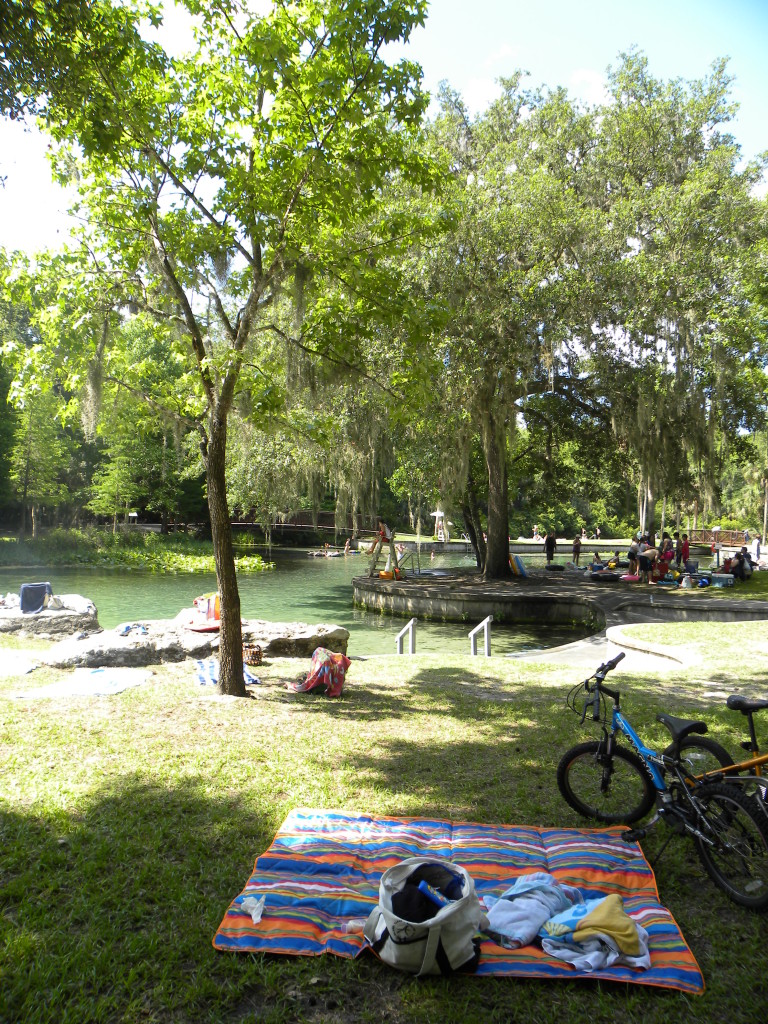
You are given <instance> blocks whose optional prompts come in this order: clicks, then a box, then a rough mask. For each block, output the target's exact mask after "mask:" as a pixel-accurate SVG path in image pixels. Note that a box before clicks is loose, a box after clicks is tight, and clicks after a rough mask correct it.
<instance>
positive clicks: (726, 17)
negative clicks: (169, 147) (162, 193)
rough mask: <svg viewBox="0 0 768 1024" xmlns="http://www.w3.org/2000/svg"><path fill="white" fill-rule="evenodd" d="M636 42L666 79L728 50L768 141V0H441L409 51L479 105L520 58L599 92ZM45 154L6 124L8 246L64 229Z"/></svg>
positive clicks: (3, 159)
mask: <svg viewBox="0 0 768 1024" xmlns="http://www.w3.org/2000/svg"><path fill="white" fill-rule="evenodd" d="M633 45H634V46H637V47H638V48H639V49H640V50H642V51H643V52H644V53H645V54H646V55H647V57H648V59H649V63H650V68H651V72H652V73H653V74H654V75H656V76H658V77H660V78H664V79H668V78H684V79H692V78H701V77H703V76H704V75H706V74H707V73H708V71H709V68H710V66H711V64H712V62H713V61H714V60H716V59H717V58H719V57H729V58H730V64H729V70H730V74H731V75H732V76H733V77H734V82H733V86H732V97H733V99H734V100H736V101H737V102H738V103H739V104H740V111H739V113H738V115H737V118H736V120H735V121H734V122H733V124H732V126H731V131H732V132H733V134H734V135H735V137H736V140H737V142H738V143H739V144H740V145H741V147H742V152H743V155H744V156H745V157H746V158H751V157H754V156H756V155H757V154H758V153H760V152H762V151H763V150H768V116H767V115H766V111H768V0H666V2H663V0H642V2H637V0H581V2H579V0H569V2H566V0H546V2H545V3H535V2H531V0H527V2H524V0H433V2H432V5H431V9H430V14H429V17H428V20H427V24H426V26H425V28H423V29H417V30H416V32H415V33H414V35H413V37H412V40H411V42H410V43H409V45H408V47H407V48H406V52H407V53H408V54H409V55H410V56H412V57H413V58H414V59H415V60H417V61H418V62H419V63H420V64H421V65H422V68H423V70H424V80H425V85H426V87H427V88H428V89H430V90H432V91H435V90H436V89H437V85H438V83H439V82H440V81H441V80H442V79H445V80H447V81H448V82H449V83H450V84H451V86H453V88H455V89H457V90H458V91H459V92H461V93H462V95H463V96H464V98H465V100H466V102H467V103H468V105H469V107H470V109H471V110H472V111H473V112H478V111H480V110H483V109H484V108H485V107H486V106H487V104H488V103H489V102H490V101H491V100H492V99H493V97H494V96H495V95H496V94H497V87H496V85H495V81H496V79H497V78H498V77H499V76H500V75H508V74H510V73H511V72H512V71H514V70H515V69H517V68H520V69H522V70H525V71H528V72H530V79H529V81H530V84H531V85H548V86H552V87H554V86H559V85H562V86H565V87H566V88H567V89H568V91H569V92H570V93H571V94H572V95H573V96H576V97H579V98H581V99H583V100H585V101H587V102H598V101H599V100H600V99H601V95H602V89H603V86H604V83H605V70H606V68H607V66H608V65H609V64H616V63H617V61H618V55H619V53H620V52H621V51H625V50H628V49H629V48H630V47H631V46H633ZM45 152H46V143H45V140H43V139H41V138H40V137H36V136H34V135H30V134H29V133H27V134H24V133H23V132H22V131H21V129H20V127H19V125H17V124H15V123H11V122H5V123H2V122H0V174H2V175H7V177H8V182H7V185H6V188H5V189H0V245H4V246H6V247H7V248H24V249H27V250H28V251H33V250H34V249H36V248H40V247H42V246H47V245H51V246H55V245H56V244H57V243H58V242H59V241H60V240H61V239H62V238H64V237H65V235H66V229H67V219H66V217H65V216H64V215H63V213H62V210H63V209H64V207H65V206H66V202H65V197H64V196H62V194H61V190H60V189H58V188H57V187H55V186H53V185H52V184H51V183H50V174H49V172H48V167H47V163H46V160H45Z"/></svg>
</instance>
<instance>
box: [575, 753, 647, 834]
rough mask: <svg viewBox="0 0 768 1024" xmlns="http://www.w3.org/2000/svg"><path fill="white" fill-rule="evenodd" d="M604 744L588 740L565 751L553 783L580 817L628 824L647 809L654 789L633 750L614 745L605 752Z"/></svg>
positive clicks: (614, 823) (612, 823)
mask: <svg viewBox="0 0 768 1024" xmlns="http://www.w3.org/2000/svg"><path fill="white" fill-rule="evenodd" d="M604 746H605V744H604V743H603V742H599V741H597V740H591V741H589V742H587V743H580V744H579V745H578V746H576V747H573V748H572V749H571V750H569V751H568V752H567V753H565V754H564V755H563V757H562V758H561V759H560V764H559V765H558V766H557V787H558V789H559V790H560V793H561V795H562V797H563V799H564V800H565V802H566V803H567V804H568V805H569V807H572V808H573V809H574V811H577V812H578V813H579V814H580V815H582V817H584V818H594V819H595V820H596V821H602V822H605V823H606V824H610V825H631V824H632V823H633V822H635V821H639V820H640V819H641V818H644V817H645V816H646V815H647V814H648V813H649V811H650V810H651V808H652V807H653V805H654V802H655V795H656V790H655V788H654V786H653V783H652V782H651V779H650V777H649V776H648V773H647V771H646V769H645V766H644V765H643V762H642V760H641V759H640V758H639V757H638V755H637V754H636V753H635V752H634V751H633V750H627V749H626V748H625V747H620V746H618V745H617V746H615V747H614V749H613V754H611V755H610V756H607V755H605V754H603V753H602V750H603V749H604Z"/></svg>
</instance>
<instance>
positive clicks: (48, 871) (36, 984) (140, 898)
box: [0, 776, 273, 1022]
mask: <svg viewBox="0 0 768 1024" xmlns="http://www.w3.org/2000/svg"><path fill="white" fill-rule="evenodd" d="M272 831H273V826H272V824H270V823H269V822H268V821H267V819H266V816H265V815H262V814H260V813H259V812H258V811H255V810H254V809H253V808H252V807H248V806H246V804H245V803H244V802H243V801H242V800H241V799H240V798H239V797H229V798H213V797H211V796H210V794H207V793H204V792H203V790H202V787H201V785H200V784H199V783H198V782H197V781H194V780H190V781H186V782H181V783H178V782H177V783H175V784H174V785H173V787H171V786H169V787H168V788H166V787H164V786H161V785H153V784H148V783H146V782H145V781H142V780H141V779H139V778H136V777H130V776H129V777H124V778H123V779H122V780H120V782H118V783H117V784H116V785H115V786H114V787H113V788H111V789H110V790H108V791H102V792H100V793H97V794H96V795H95V797H94V798H93V799H92V801H91V802H90V804H89V806H88V808H87V810H85V811H84V812H83V813H80V814H73V815H67V814H66V813H63V812H61V813H57V814H56V815H55V816H40V815H35V814H33V813H29V814H24V813H20V812H19V811H5V812H3V813H2V815H1V816H0V836H1V838H2V849H3V867H2V911H3V913H2V919H0V920H1V921H2V926H1V927H2V932H3V933H4V934H3V940H2V947H3V949H4V952H3V953H2V957H3V959H4V961H5V963H4V966H3V969H2V973H3V983H2V993H1V994H0V1020H3V1021H6V1020H7V1021H25V1022H33V1021H40V1022H43V1021H53V1020H56V1021H67V1020H71V1021H100V1020H124V1019H125V1020H128V1019H137V1020H139V1019H142V1020H143V1019H150V1020H154V1019H159V1017H160V1016H161V1015H162V1014H163V1013H172V1011H174V1010H175V1011H177V1012H178V1011H179V1009H180V1007H181V1006H182V1005H183V1004H184V1003H185V1002H192V1003H193V1004H197V1005H198V1006H199V1007H202V1006H205V1005H206V1004H207V1003H208V1002H209V1001H210V1000H213V1001H214V1002H215V1001H218V999H219V998H220V996H219V994H218V993H217V991H216V989H218V987H219V986H221V985H222V984H224V985H225V984H226V978H227V976H229V975H231V974H232V970H231V968H232V965H231V962H230V961H228V960H227V959H226V958H223V957H221V956H218V955H216V954H215V952H214V951H213V949H212V948H211V940H212V937H213V934H214V932H215V930H216V928H217V926H218V924H219V921H220V919H221V917H222V916H223V914H224V911H225V910H226V908H227V906H228V904H229V902H230V900H231V899H232V898H233V897H234V896H235V895H236V894H237V892H238V891H239V889H240V887H241V886H242V883H243V881H244V880H245V878H247V876H248V874H249V872H250V869H251V867H252V864H253V859H254V856H255V854H256V853H257V852H258V851H260V850H261V849H262V848H264V847H265V846H266V845H268V843H269V841H270V840H271V838H272ZM150 1008H151V1009H150ZM171 1019H176V1017H175V1016H172V1018H171Z"/></svg>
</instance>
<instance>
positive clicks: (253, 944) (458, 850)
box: [213, 810, 704, 994]
mask: <svg viewBox="0 0 768 1024" xmlns="http://www.w3.org/2000/svg"><path fill="white" fill-rule="evenodd" d="M424 854H427V855H432V854H434V855H435V856H437V857H448V858H450V859H453V860H455V861H456V862H457V863H459V864H461V865H463V866H464V867H465V868H466V869H467V871H469V873H470V874H471V875H472V877H473V878H474V880H475V885H476V888H477V892H478V895H479V896H481V897H482V896H484V895H486V894H489V895H491V894H492V895H496V896H500V895H501V894H502V893H503V892H504V891H505V890H506V889H508V888H509V887H510V886H511V885H513V884H514V882H515V879H516V878H518V877H519V876H520V875H523V874H527V873H529V872H532V871H548V872H550V873H551V874H552V875H553V876H554V877H555V878H556V879H558V881H560V882H562V883H564V884H567V885H572V886H576V887H577V888H578V889H580V890H581V891H582V892H583V894H584V898H585V899H594V898H597V897H599V896H605V895H607V894H609V893H618V894H619V895H620V896H621V898H622V900H623V903H624V908H625V909H626V911H627V913H628V914H630V916H631V917H632V918H634V920H636V921H637V922H638V924H640V925H642V927H643V928H645V930H646V931H647V932H648V935H649V946H650V954H651V966H650V968H649V969H648V970H637V969H633V968H630V967H621V966H616V965H614V966H612V967H608V968H605V969H604V970H596V971H592V972H591V973H587V972H582V971H578V970H575V969H574V968H573V967H571V966H570V965H568V964H565V963H563V962H561V961H558V960H556V959H555V958H554V957H551V956H548V955H547V954H546V953H545V952H544V951H543V950H542V949H541V948H540V947H538V946H536V945H529V946H523V947H521V948H520V949H504V948H503V947H501V946H499V945H497V944H496V943H495V942H493V941H492V940H491V939H489V938H485V939H483V943H482V955H481V958H480V966H479V968H478V970H477V974H479V975H496V976H508V977H521V978H551V979H554V978H566V979H567V978H578V977H584V978H591V979H593V980H594V979H595V978H604V979H607V980H611V981H622V982H633V983H636V984H639V985H657V986H661V987H663V988H673V989H679V990H681V991H683V992H690V993H696V994H698V993H701V992H703V991H704V980H703V978H702V975H701V971H700V970H699V966H698V964H697V963H696V960H695V959H694V957H693V954H692V953H691V951H690V949H689V948H688V946H687V945H686V942H685V940H684V939H683V936H682V934H681V932H680V929H679V927H678V926H677V923H676V922H675V920H674V919H673V917H672V915H671V914H670V912H669V911H668V910H667V909H666V908H665V907H664V906H662V905H661V903H660V902H659V896H658V892H657V890H656V882H655V879H654V877H653V872H652V871H651V868H650V866H649V864H648V862H647V861H646V859H645V857H644V855H643V852H642V850H641V849H640V847H639V845H638V844H637V843H625V842H623V841H622V839H621V829H618V828H609V829H599V830H588V829H558V828H547V829H542V828H529V827H527V826H523V825H479V824H474V823H471V822H451V821H442V820H435V819H431V818H389V817H370V816H368V815H364V814H347V813H344V812H341V811H321V810H296V811H293V812H291V814H289V815H288V817H287V818H286V820H285V821H284V822H283V824H282V826H281V827H280V830H279V831H278V833H277V835H276V836H275V838H274V840H273V841H272V845H271V846H270V847H269V849H268V850H267V851H266V852H265V853H263V854H262V855H261V856H260V857H258V858H257V860H256V863H255V865H254V869H253V874H252V875H251V877H250V879H249V880H248V882H247V884H246V886H245V889H244V890H243V892H242V893H241V894H240V895H239V896H238V897H237V898H236V899H235V900H234V901H233V902H232V904H231V905H230V907H229V909H228V910H227V912H226V914H225V915H224V919H223V921H222V922H221V924H220V926H219V929H218V931H217V932H216V935H215V936H214V939H213V945H214V946H215V948H216V949H221V950H233V951H240V952H247V953H259V952H261V953H288V954H293V955H297V956H317V955H319V954H321V953H335V954H336V955H337V956H342V957H356V956H357V955H358V954H359V953H360V952H361V951H362V950H363V948H365V946H366V942H365V939H364V937H363V933H362V926H363V922H364V920H365V918H366V917H367V916H368V914H369V913H370V911H371V909H372V908H373V907H374V906H375V905H376V903H377V901H378V893H379V879H380V877H381V875H382V873H383V872H384V871H385V870H386V869H387V868H389V867H392V865H394V864H397V863H399V862H400V861H401V860H405V858H406V857H415V856H421V855H424ZM260 896H265V897H266V899H265V903H264V908H263V913H262V916H261V919H260V920H259V921H258V923H257V924H254V923H253V921H252V920H251V917H250V914H249V913H248V912H247V910H246V909H245V908H243V906H242V904H243V900H244V899H247V898H248V897H260Z"/></svg>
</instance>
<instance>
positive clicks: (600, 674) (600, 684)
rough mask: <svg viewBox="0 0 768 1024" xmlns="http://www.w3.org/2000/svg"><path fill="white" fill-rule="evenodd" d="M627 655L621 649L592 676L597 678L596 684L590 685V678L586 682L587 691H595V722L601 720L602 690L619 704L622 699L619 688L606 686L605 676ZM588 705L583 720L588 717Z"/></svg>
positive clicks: (593, 710) (593, 713) (593, 704)
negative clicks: (614, 688)
mask: <svg viewBox="0 0 768 1024" xmlns="http://www.w3.org/2000/svg"><path fill="white" fill-rule="evenodd" d="M625 657H626V655H625V653H624V651H619V653H618V654H617V655H616V657H615V658H611V660H610V661H606V662H605V663H604V664H603V665H601V666H600V668H598V669H597V670H596V671H595V673H594V676H590V679H592V678H594V680H595V685H594V686H590V685H589V679H587V680H586V682H585V683H584V688H585V690H586V691H587V693H594V695H595V696H594V698H593V700H592V718H593V719H594V721H595V722H598V721H599V720H600V693H601V692H602V693H604V694H605V695H606V696H607V697H610V698H611V699H612V700H614V701H616V703H617V705H618V702H619V700H620V699H621V698H620V694H619V691H618V690H612V689H610V688H609V687H607V686H605V677H606V676H607V675H608V673H609V672H611V671H612V670H613V669H615V668H616V666H617V665H618V664H619V662H620V661H622V659H624V658H625ZM588 707H589V704H587V705H585V707H584V715H583V717H582V722H583V721H584V718H586V715H587V708H588Z"/></svg>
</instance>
